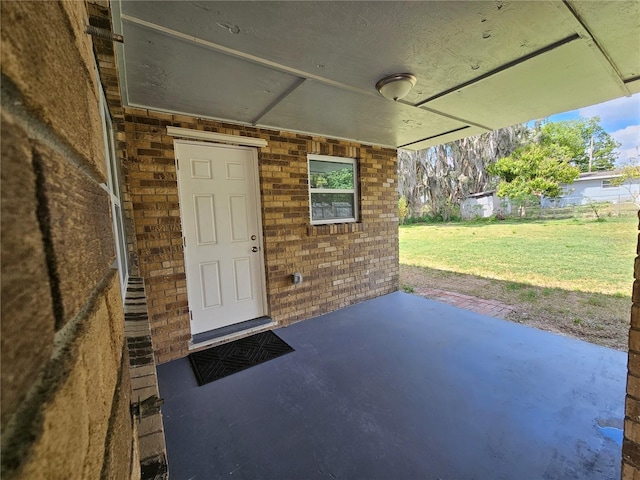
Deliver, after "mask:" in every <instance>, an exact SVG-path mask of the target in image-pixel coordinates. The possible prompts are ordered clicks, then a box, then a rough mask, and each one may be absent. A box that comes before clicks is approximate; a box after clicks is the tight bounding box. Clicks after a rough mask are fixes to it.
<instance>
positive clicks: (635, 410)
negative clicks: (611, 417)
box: [622, 212, 640, 480]
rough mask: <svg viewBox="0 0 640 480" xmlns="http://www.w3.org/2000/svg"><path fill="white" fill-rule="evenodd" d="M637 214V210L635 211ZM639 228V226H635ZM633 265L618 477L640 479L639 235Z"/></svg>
mask: <svg viewBox="0 0 640 480" xmlns="http://www.w3.org/2000/svg"><path fill="white" fill-rule="evenodd" d="M638 214H639V216H640V212H638ZM639 229H640V226H639ZM636 253H637V254H638V255H639V256H638V257H636V261H635V266H634V275H633V276H634V278H635V280H634V282H633V295H632V301H633V305H632V306H631V328H630V329H629V363H628V369H629V370H628V376H627V399H626V403H625V419H624V441H623V443H622V480H640V235H639V237H638V249H637V250H636Z"/></svg>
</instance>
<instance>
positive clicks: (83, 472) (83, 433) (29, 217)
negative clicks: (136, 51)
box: [0, 2, 132, 479]
mask: <svg viewBox="0 0 640 480" xmlns="http://www.w3.org/2000/svg"><path fill="white" fill-rule="evenodd" d="M0 9H1V11H0V14H1V17H2V29H1V31H0V35H1V52H2V53H1V55H2V62H1V65H2V67H1V68H2V82H1V87H0V88H1V93H2V132H1V137H2V138H1V149H2V172H1V182H2V186H1V192H2V193H1V195H2V212H1V213H2V229H1V255H2V287H1V296H2V298H1V327H0V328H1V332H0V337H1V342H2V349H1V361H2V375H1V402H2V405H1V406H2V408H1V411H2V438H1V442H2V478H3V479H4V478H7V479H10V478H25V479H26V478H39V479H47V478H51V479H54V478H55V479H57V478H65V479H74V478H78V479H80V478H101V477H102V478H128V476H129V475H130V473H131V472H132V468H131V456H132V423H131V415H130V413H129V402H130V386H129V383H128V370H127V363H128V359H127V356H126V352H125V349H124V318H123V311H122V298H121V294H120V285H119V282H118V276H117V273H116V272H115V271H114V270H112V269H111V268H110V266H111V264H112V262H113V260H114V247H113V245H114V240H113V234H112V227H111V218H110V206H109V197H108V195H107V193H106V192H105V191H104V190H103V189H102V188H101V187H100V184H101V183H104V182H105V181H106V165H105V158H104V140H103V136H102V124H101V118H100V112H99V98H98V90H97V80H96V78H95V71H94V54H93V45H92V42H91V38H90V37H89V36H88V35H86V34H84V28H85V25H86V24H87V23H88V16H87V10H86V6H85V3H84V2H0Z"/></svg>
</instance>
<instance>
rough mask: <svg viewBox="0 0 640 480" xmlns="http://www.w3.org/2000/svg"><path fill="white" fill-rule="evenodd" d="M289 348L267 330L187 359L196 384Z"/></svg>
mask: <svg viewBox="0 0 640 480" xmlns="http://www.w3.org/2000/svg"><path fill="white" fill-rule="evenodd" d="M293 351H294V349H293V348H291V346H289V345H288V344H287V343H286V342H285V341H284V340H282V339H281V338H280V337H278V336H277V335H276V334H275V333H273V332H272V331H271V330H269V331H266V332H262V333H257V334H255V335H251V336H250V337H245V338H241V339H239V340H236V341H235V342H230V343H225V344H223V345H219V346H217V347H213V348H209V349H208V350H202V351H201V352H195V353H191V354H189V361H190V362H191V368H193V373H194V374H195V376H196V380H197V381H198V385H204V384H206V383H210V382H213V381H214V380H218V379H220V378H223V377H226V376H227V375H231V374H232V373H236V372H240V371H242V370H245V369H247V368H249V367H253V366H254V365H258V364H260V363H263V362H266V361H268V360H271V359H273V358H276V357H279V356H281V355H284V354H285V353H289V352H293Z"/></svg>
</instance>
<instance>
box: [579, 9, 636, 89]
mask: <svg viewBox="0 0 640 480" xmlns="http://www.w3.org/2000/svg"><path fill="white" fill-rule="evenodd" d="M571 6H572V8H574V9H575V11H576V12H577V14H578V15H579V17H580V18H582V19H584V23H585V25H586V27H587V28H588V29H589V30H590V31H591V33H593V35H594V37H595V38H596V39H597V40H598V42H600V44H601V45H602V46H603V48H604V50H605V51H606V54H607V55H608V56H609V57H610V58H611V60H612V61H613V63H614V64H615V65H616V67H617V68H618V70H619V71H620V73H621V75H622V78H624V79H625V80H631V79H633V78H636V77H640V2H639V1H637V0H633V1H621V0H616V1H608V2H607V1H597V2H584V1H581V2H576V1H572V2H571Z"/></svg>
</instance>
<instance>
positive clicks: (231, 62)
mask: <svg viewBox="0 0 640 480" xmlns="http://www.w3.org/2000/svg"><path fill="white" fill-rule="evenodd" d="M112 6H113V11H114V12H115V18H114V28H115V30H116V31H117V33H123V34H124V37H125V41H124V46H122V47H119V48H120V50H119V51H118V55H119V62H120V63H119V71H120V75H121V81H122V85H123V87H124V91H125V92H126V93H127V96H126V98H125V103H127V104H128V105H137V106H146V107H149V108H154V109H158V110H164V111H175V112H184V113H187V114H192V115H195V116H203V117H210V118H218V119H223V120H228V121H231V122H241V123H252V124H259V125H265V126H271V127H277V128H281V129H284V130H289V131H304V132H308V133H312V134H317V135H322V136H332V137H339V138H348V139H354V140H360V141H363V142H367V143H374V144H379V145H388V146H403V145H406V144H413V146H414V147H417V146H420V147H425V146H429V145H433V144H437V143H441V142H443V141H450V140H454V139H457V138H462V137H465V136H468V135H471V134H477V133H481V132H482V131H483V130H484V128H485V127H491V128H497V127H502V126H507V125H513V124H515V123H518V122H523V121H528V120H532V119H535V118H541V117H546V116H549V115H552V114H554V113H559V112H562V111H566V110H570V109H573V108H579V107H583V106H586V105H592V104H595V103H598V102H602V101H605V100H610V99H613V98H617V97H620V96H622V95H625V94H628V93H629V92H634V91H638V90H639V89H640V85H639V84H638V75H639V71H640V54H639V47H640V20H639V19H640V2H638V1H637V0H619V1H594V2H585V1H577V0H567V1H561V0H540V1H520V0H480V1H461V2H459V1H421V2H403V1H397V2H395V1H394V2H375V1H373V2H372V1H363V2H347V1H338V2H331V1H328V2H324V1H321V2H318V1H309V2H307V1H296V2H270V1H269V2H244V1H235V2H218V1H207V0H196V1H165V0H156V1H119V0H112ZM403 72H407V73H411V74H414V75H415V76H416V77H417V84H416V86H415V87H414V89H413V90H412V91H411V92H410V93H409V95H408V96H407V97H405V98H404V99H403V100H402V101H401V103H399V104H394V103H393V102H391V101H386V100H385V99H383V98H382V97H381V96H379V94H378V93H377V92H376V91H375V84H376V82H377V81H378V80H380V79H381V78H382V77H384V76H387V75H390V74H394V73H403ZM301 82H302V83H301ZM403 103H404V104H403ZM418 106H422V107H424V108H418Z"/></svg>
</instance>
